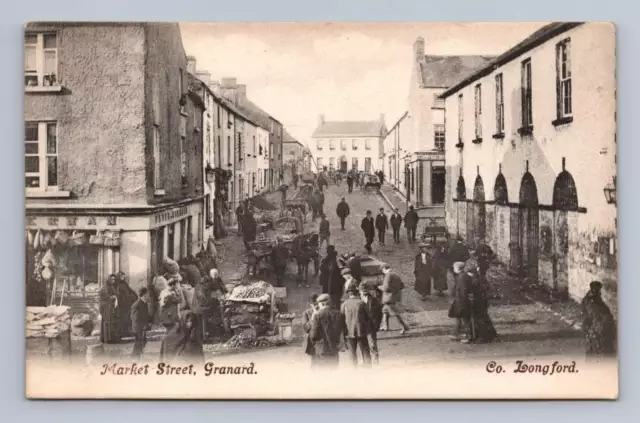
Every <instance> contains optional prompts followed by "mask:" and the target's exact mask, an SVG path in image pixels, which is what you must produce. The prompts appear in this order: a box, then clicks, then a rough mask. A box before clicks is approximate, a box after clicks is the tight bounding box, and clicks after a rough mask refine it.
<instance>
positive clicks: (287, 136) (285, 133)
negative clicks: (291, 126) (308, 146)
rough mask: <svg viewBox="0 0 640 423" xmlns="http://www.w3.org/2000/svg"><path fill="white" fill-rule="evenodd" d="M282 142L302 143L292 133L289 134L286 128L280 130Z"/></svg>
mask: <svg viewBox="0 0 640 423" xmlns="http://www.w3.org/2000/svg"><path fill="white" fill-rule="evenodd" d="M282 142H297V143H298V144H300V145H302V143H301V142H300V141H298V140H297V139H295V138H294V137H293V135H291V134H290V133H289V131H287V130H286V129H283V130H282Z"/></svg>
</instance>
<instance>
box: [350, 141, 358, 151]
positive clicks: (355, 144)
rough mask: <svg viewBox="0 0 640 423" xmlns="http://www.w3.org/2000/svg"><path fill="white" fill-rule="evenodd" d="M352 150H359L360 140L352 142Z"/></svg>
mask: <svg viewBox="0 0 640 423" xmlns="http://www.w3.org/2000/svg"><path fill="white" fill-rule="evenodd" d="M351 149H352V150H357V149H358V140H351Z"/></svg>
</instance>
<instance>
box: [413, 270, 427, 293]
mask: <svg viewBox="0 0 640 423" xmlns="http://www.w3.org/2000/svg"><path fill="white" fill-rule="evenodd" d="M414 289H415V290H416V292H417V293H418V294H420V295H421V296H423V297H426V296H427V295H431V275H420V276H418V277H416V284H415V286H414Z"/></svg>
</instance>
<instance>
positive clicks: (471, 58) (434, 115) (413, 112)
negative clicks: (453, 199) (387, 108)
mask: <svg viewBox="0 0 640 423" xmlns="http://www.w3.org/2000/svg"><path fill="white" fill-rule="evenodd" d="M427 50H428V48H427ZM491 59H493V57H491V56H477V55H468V56H465V55H454V56H442V55H432V54H425V40H424V38H422V37H418V38H417V39H416V41H415V42H414V44H413V59H412V67H411V79H410V86H409V98H408V110H407V114H406V115H404V116H403V117H402V118H401V122H399V124H400V125H402V126H403V127H402V132H403V133H404V134H403V136H402V137H401V138H398V139H394V140H393V141H392V140H388V141H385V145H386V146H387V148H389V147H390V148H391V150H387V151H385V154H386V159H385V160H386V161H387V163H386V166H387V168H388V167H389V166H391V169H392V174H393V177H392V178H391V179H389V181H390V182H391V183H392V184H394V185H395V187H396V189H397V190H398V191H400V192H401V193H402V194H403V195H404V196H405V197H406V198H407V201H408V202H409V203H410V204H413V205H414V206H415V207H416V209H417V210H418V214H419V215H420V216H421V217H428V218H432V219H436V220H438V221H441V222H442V220H443V219H444V199H445V154H444V151H445V146H446V145H447V142H446V138H447V137H446V131H445V119H444V114H445V112H444V101H443V100H442V99H440V98H439V95H440V94H442V93H443V92H444V91H445V90H446V89H447V88H448V87H451V86H452V85H454V83H455V82H457V81H459V80H460V79H462V78H464V77H465V76H467V75H469V74H470V73H472V72H473V71H474V70H477V69H478V68H480V67H482V66H484V65H486V64H487V63H489V61H490V60H491ZM398 134H399V132H398ZM394 136H395V135H394ZM450 145H451V144H450V143H449V146H450ZM389 158H391V161H392V164H391V165H389ZM442 223H444V222H442Z"/></svg>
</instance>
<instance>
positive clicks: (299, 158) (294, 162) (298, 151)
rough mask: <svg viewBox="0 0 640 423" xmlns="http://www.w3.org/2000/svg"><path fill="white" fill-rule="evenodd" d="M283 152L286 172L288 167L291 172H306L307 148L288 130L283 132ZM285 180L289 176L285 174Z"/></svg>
mask: <svg viewBox="0 0 640 423" xmlns="http://www.w3.org/2000/svg"><path fill="white" fill-rule="evenodd" d="M282 144H283V146H282V153H283V155H284V167H285V174H286V173H287V169H288V170H289V171H290V172H291V174H292V175H293V174H295V173H298V174H299V173H300V172H304V171H306V170H308V169H307V166H306V163H305V161H306V159H307V156H308V150H307V148H306V147H305V146H304V145H303V144H302V143H301V142H300V141H298V140H297V139H295V138H294V137H293V136H292V135H291V134H290V133H289V132H287V130H286V129H285V130H284V133H283V143H282ZM285 180H287V176H286V175H285Z"/></svg>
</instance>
